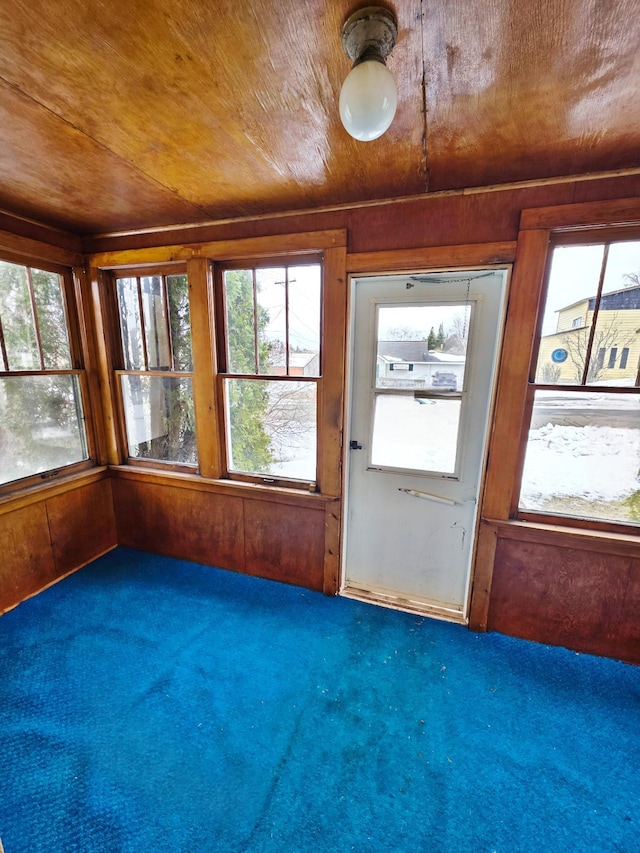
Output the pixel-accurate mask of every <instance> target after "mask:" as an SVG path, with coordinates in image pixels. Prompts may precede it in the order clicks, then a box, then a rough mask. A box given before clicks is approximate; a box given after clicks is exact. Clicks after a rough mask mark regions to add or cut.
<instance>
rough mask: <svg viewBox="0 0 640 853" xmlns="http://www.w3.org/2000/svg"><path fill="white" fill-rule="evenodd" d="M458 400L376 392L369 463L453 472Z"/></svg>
mask: <svg viewBox="0 0 640 853" xmlns="http://www.w3.org/2000/svg"><path fill="white" fill-rule="evenodd" d="M459 425H460V400H434V399H424V398H413V397H410V396H409V395H407V396H405V395H398V394H378V395H377V396H376V402H375V411H374V419H373V443H372V448H371V464H372V465H374V466H381V467H385V468H386V467H389V468H407V469H410V470H413V471H432V472H434V473H441V474H454V473H455V470H456V449H457V446H458V428H459Z"/></svg>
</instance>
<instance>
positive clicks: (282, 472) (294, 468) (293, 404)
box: [225, 379, 316, 481]
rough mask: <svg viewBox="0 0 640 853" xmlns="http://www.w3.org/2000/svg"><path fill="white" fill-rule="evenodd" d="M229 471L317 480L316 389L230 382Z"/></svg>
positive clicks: (252, 381) (287, 384)
mask: <svg viewBox="0 0 640 853" xmlns="http://www.w3.org/2000/svg"><path fill="white" fill-rule="evenodd" d="M225 384H226V399H227V428H228V433H229V438H230V440H229V445H230V446H229V468H230V469H231V470H232V471H243V472H245V473H250V474H264V475H267V476H271V477H286V478H289V479H300V480H311V481H314V480H315V479H316V384H315V382H286V381H285V382H278V381H277V380H271V381H270V380H266V379H227V380H226V382H225Z"/></svg>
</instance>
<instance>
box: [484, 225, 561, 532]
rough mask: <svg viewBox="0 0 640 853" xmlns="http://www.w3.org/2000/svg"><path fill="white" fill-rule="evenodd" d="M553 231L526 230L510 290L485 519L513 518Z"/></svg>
mask: <svg viewBox="0 0 640 853" xmlns="http://www.w3.org/2000/svg"><path fill="white" fill-rule="evenodd" d="M548 245H549V232H548V231H523V232H521V234H520V238H519V240H518V249H517V253H516V262H515V265H514V269H513V277H512V280H511V286H510V289H509V302H508V306H507V315H506V322H505V330H504V338H503V340H504V344H503V348H502V355H501V359H500V366H499V370H498V382H497V389H498V390H497V394H496V403H495V409H494V412H495V414H494V420H493V428H492V432H491V436H490V440H489V454H488V464H487V476H486V480H485V488H484V499H483V504H482V507H481V510H480V517H481V518H500V519H503V518H505V519H506V518H509V513H510V510H511V500H512V493H513V488H514V473H515V472H516V471H517V468H518V462H519V455H520V433H521V430H522V418H523V413H524V409H525V402H526V394H527V377H528V375H529V362H530V358H531V343H532V340H533V335H534V333H535V328H536V320H537V313H538V303H539V299H540V291H541V287H542V280H543V276H544V270H545V265H546V260H547V250H548Z"/></svg>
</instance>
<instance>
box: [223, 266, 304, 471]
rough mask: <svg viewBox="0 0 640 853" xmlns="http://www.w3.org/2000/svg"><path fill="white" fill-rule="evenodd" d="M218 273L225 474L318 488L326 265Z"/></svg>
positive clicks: (269, 267)
mask: <svg viewBox="0 0 640 853" xmlns="http://www.w3.org/2000/svg"><path fill="white" fill-rule="evenodd" d="M220 275H221V295H222V310H221V311H220V312H219V318H218V319H219V320H220V321H221V326H222V328H220V329H219V335H218V337H219V341H220V344H221V345H220V353H219V369H220V383H221V387H220V395H221V399H222V400H223V405H224V409H225V425H224V440H225V452H226V468H227V472H226V473H228V474H229V476H231V477H239V478H244V479H256V478H257V479H258V480H260V481H261V482H272V481H274V482H278V483H281V484H286V483H287V482H291V484H293V485H299V484H300V481H303V482H304V483H308V484H314V483H315V481H316V479H317V473H316V455H317V420H318V414H317V409H318V406H317V401H318V383H319V381H320V375H321V356H320V305H321V266H320V264H319V263H300V262H296V263H295V265H294V264H292V265H288V264H283V263H282V262H279V263H277V265H276V264H274V265H269V264H268V263H266V262H265V263H264V264H263V265H260V266H253V265H242V266H241V267H239V268H229V267H226V268H224V269H221V270H220Z"/></svg>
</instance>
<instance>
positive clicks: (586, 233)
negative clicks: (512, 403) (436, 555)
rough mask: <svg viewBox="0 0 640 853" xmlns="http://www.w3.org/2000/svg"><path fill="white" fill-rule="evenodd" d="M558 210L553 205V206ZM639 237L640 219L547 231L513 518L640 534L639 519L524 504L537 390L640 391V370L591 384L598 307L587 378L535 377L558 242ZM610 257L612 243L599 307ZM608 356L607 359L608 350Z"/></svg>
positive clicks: (513, 494)
mask: <svg viewBox="0 0 640 853" xmlns="http://www.w3.org/2000/svg"><path fill="white" fill-rule="evenodd" d="M551 210H553V209H551ZM631 240H633V241H640V221H639V222H638V225H637V226H629V225H624V226H618V227H616V226H615V225H602V226H597V225H595V226H586V225H585V226H579V227H573V228H569V227H565V228H557V229H550V230H549V232H548V242H547V254H546V258H545V261H544V272H543V275H542V279H541V282H540V286H539V291H538V300H537V307H536V318H535V327H534V334H533V339H532V343H531V348H530V358H529V368H528V374H527V379H526V390H525V397H524V408H523V412H522V418H521V422H520V432H519V436H518V445H517V457H516V468H515V475H514V478H513V488H512V490H511V500H510V506H509V513H508V518H509V519H511V520H513V521H519V522H528V523H535V524H544V525H556V526H557V525H562V526H563V527H570V528H576V529H582V530H586V529H588V530H596V531H601V532H604V533H606V532H610V533H612V534H627V535H639V534H640V523H638V524H634V523H628V522H621V521H609V520H606V519H597V518H589V517H584V516H571V515H562V514H561V513H550V512H545V511H540V510H524V509H520V506H519V503H520V493H521V489H522V479H523V471H524V464H525V456H526V450H527V441H528V436H529V428H530V423H531V418H532V414H533V405H534V398H535V392H536V391H556V390H557V389H558V387H561V388H562V390H563V392H565V391H566V392H567V393H570V394H572V393H589V392H590V391H591V392H593V393H598V392H600V393H607V394H609V393H613V394H635V395H637V396H638V397H640V370H639V371H638V374H637V376H636V384H635V385H632V386H615V385H608V384H607V385H598V386H594V385H589V384H587V383H586V380H585V377H586V372H587V369H588V364H589V361H590V360H591V359H593V358H594V357H595V358H598V357H599V354H598V353H595V348H593V347H592V344H593V340H594V336H595V327H596V323H597V318H598V311H596V312H595V315H594V317H593V319H592V324H591V327H592V328H593V332H592V333H591V335H590V340H589V350H588V352H587V356H588V357H587V356H585V369H584V375H583V383H581V384H577V383H576V384H564V383H563V384H562V385H561V386H558V385H557V384H556V385H553V384H552V385H549V384H544V383H539V382H538V383H536V382H535V374H536V369H537V362H538V353H539V348H540V342H541V337H542V335H541V332H542V324H543V320H544V312H545V307H546V300H547V294H548V289H549V279H550V274H551V265H552V261H553V251H554V250H555V249H556V248H557V247H562V246H579V245H595V244H598V245H600V244H605V246H608V245H610V244H611V243H616V242H625V241H631ZM606 263H607V249H605V254H604V261H603V268H602V270H601V275H600V281H599V285H598V292H597V297H598V298H597V305H596V307H597V308H598V309H599V304H600V298H601V296H602V285H603V281H604V272H605V270H606ZM603 360H606V353H604V356H603Z"/></svg>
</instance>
